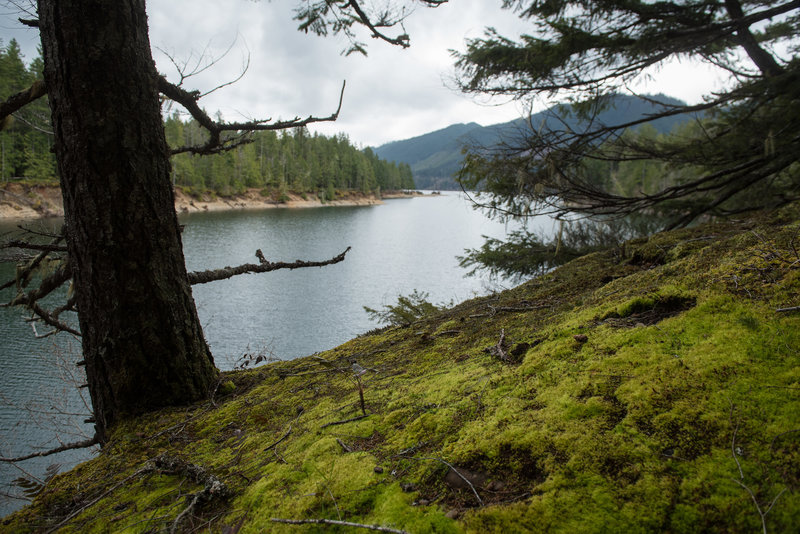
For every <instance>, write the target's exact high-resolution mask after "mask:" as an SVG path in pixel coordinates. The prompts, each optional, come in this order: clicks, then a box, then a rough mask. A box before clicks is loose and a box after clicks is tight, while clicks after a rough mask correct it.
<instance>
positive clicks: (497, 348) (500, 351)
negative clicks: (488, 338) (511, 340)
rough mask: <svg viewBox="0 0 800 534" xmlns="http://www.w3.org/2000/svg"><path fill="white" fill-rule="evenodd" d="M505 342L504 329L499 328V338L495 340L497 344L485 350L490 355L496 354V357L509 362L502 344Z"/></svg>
mask: <svg viewBox="0 0 800 534" xmlns="http://www.w3.org/2000/svg"><path fill="white" fill-rule="evenodd" d="M505 342H506V331H505V329H501V330H500V339H499V340H498V341H497V344H496V345H494V346H492V347H489V348H487V349H485V350H486V352H488V353H489V354H491V355H492V356H496V357H497V358H500V359H501V360H503V361H504V362H510V361H511V358H509V357H508V353H507V352H506V349H505V348H504V347H503V345H505Z"/></svg>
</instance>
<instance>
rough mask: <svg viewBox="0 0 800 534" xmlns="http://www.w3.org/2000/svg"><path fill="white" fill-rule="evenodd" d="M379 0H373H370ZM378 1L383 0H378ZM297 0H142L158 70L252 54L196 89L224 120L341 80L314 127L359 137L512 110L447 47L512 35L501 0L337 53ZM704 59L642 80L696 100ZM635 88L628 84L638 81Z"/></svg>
mask: <svg viewBox="0 0 800 534" xmlns="http://www.w3.org/2000/svg"><path fill="white" fill-rule="evenodd" d="M378 1H381V0H378ZM382 1H386V0H382ZM299 3H300V2H299V1H298V0H272V1H267V0H261V1H251V0H150V1H149V2H148V9H147V11H148V15H149V24H150V42H151V45H152V46H153V49H154V50H153V54H154V57H155V59H156V63H157V65H158V68H159V70H160V71H161V72H163V73H166V74H167V77H168V78H169V79H170V80H171V81H177V74H176V72H175V69H174V68H173V67H172V66H171V64H170V62H169V60H168V59H167V57H166V56H165V54H164V53H162V52H161V51H160V50H163V51H166V52H167V53H169V54H170V55H171V56H172V57H173V58H175V59H176V60H177V61H179V62H182V61H186V60H189V59H191V58H193V57H194V58H196V57H197V56H199V55H200V54H202V53H203V51H206V53H207V55H208V56H209V57H216V56H219V55H220V54H222V52H224V51H225V50H226V49H228V48H229V47H230V45H231V43H233V48H232V50H231V51H230V52H229V53H228V54H227V56H225V57H224V58H223V59H222V60H221V61H220V62H218V63H217V64H216V65H215V66H213V67H212V68H210V69H208V70H207V71H205V72H203V73H202V74H200V75H198V76H196V77H193V78H190V79H189V80H187V81H186V82H185V83H184V86H185V87H186V88H187V89H199V90H200V91H203V92H204V91H207V90H209V89H211V88H213V87H215V86H217V85H219V84H220V83H224V82H227V81H230V80H232V79H234V78H236V77H237V76H238V75H239V74H240V73H241V71H242V68H243V65H244V63H245V61H246V59H247V57H248V55H249V61H250V66H249V69H248V71H247V72H246V74H245V76H244V78H243V79H242V80H240V81H239V82H237V83H236V84H234V85H231V86H229V87H225V88H222V89H220V90H219V91H216V92H214V93H212V94H210V95H208V96H207V97H205V98H204V99H203V100H202V104H203V106H204V107H205V108H206V110H208V111H210V112H216V111H220V112H221V113H222V114H223V116H224V117H225V118H226V119H227V120H241V119H243V118H266V117H271V118H273V119H290V118H293V117H295V116H302V117H305V116H307V115H310V114H313V115H317V116H327V115H329V114H330V113H331V112H333V111H334V110H335V109H336V105H337V103H338V98H339V90H340V88H341V85H342V81H344V80H347V89H346V91H345V96H344V104H343V107H342V112H341V114H340V116H339V120H338V121H336V122H335V123H331V124H324V125H319V126H316V127H315V128H314V129H315V130H316V131H319V132H321V133H324V134H326V135H332V134H335V133H339V132H344V133H346V134H347V135H348V136H349V137H350V139H351V140H352V141H353V142H355V143H357V144H359V145H363V146H377V145H380V144H383V143H385V142H388V141H394V140H400V139H406V138H409V137H413V136H416V135H421V134H424V133H427V132H430V131H433V130H437V129H440V128H444V127H446V126H449V125H451V124H454V123H459V122H477V123H480V124H484V125H486V124H494V123H498V122H505V121H508V120H511V119H515V118H517V117H519V116H521V115H522V114H523V113H524V111H525V109H524V108H523V107H522V106H521V105H520V104H519V103H515V102H507V101H497V102H491V103H487V102H485V101H484V102H479V101H476V100H475V99H474V98H473V97H469V96H464V95H461V94H460V93H459V92H458V91H457V90H456V89H455V88H454V84H453V83H452V78H453V75H454V71H453V59H452V57H451V56H450V53H449V50H450V49H458V50H463V49H464V40H465V38H468V37H479V36H481V35H482V34H483V29H484V28H485V27H487V26H493V27H496V28H497V29H498V30H500V31H501V33H505V34H507V35H508V36H513V37H516V36H517V35H519V34H520V33H521V32H524V31H525V29H526V26H525V25H523V24H522V23H521V22H520V21H519V20H518V19H517V18H516V17H515V16H514V14H513V13H512V12H509V11H505V10H501V9H500V5H501V0H451V2H450V3H449V4H445V5H443V6H441V7H439V8H436V9H427V8H423V7H417V8H416V11H415V12H414V13H413V14H411V16H410V17H409V18H408V19H407V22H406V30H407V32H408V33H409V35H410V36H411V48H409V49H406V50H402V49H400V48H399V47H393V46H391V45H388V44H386V43H384V42H381V41H376V40H374V39H371V38H369V37H368V36H366V34H363V35H364V37H363V39H362V40H363V41H365V42H367V44H368V52H369V55H368V56H367V57H363V56H361V55H356V54H353V55H351V56H349V57H345V56H342V55H341V52H342V50H343V49H345V48H346V47H347V41H346V40H344V38H342V37H327V38H321V37H317V36H314V35H306V34H303V33H300V32H298V31H297V22H296V21H294V20H292V16H293V8H294V7H295V6H296V5H298V4H299ZM0 10H1V11H2V14H1V16H0V38H2V39H3V41H4V42H5V43H7V42H8V41H9V40H10V39H11V38H12V37H13V38H16V39H17V40H18V41H19V42H20V46H21V47H22V50H23V53H24V54H25V56H26V59H27V60H30V59H31V58H32V57H34V56H35V55H36V47H37V45H38V34H37V32H36V31H35V30H31V29H24V28H22V27H21V26H20V25H19V23H17V22H16V18H17V16H18V14H15V13H11V10H10V9H9V8H7V7H6V8H5V9H0ZM718 83H719V82H718V81H717V75H716V74H715V73H714V72H712V71H711V70H710V68H709V67H706V66H697V65H685V64H684V65H672V66H668V67H665V68H663V69H662V70H661V72H659V73H657V74H656V77H655V78H654V79H653V80H652V81H651V82H649V84H648V85H647V87H646V88H645V89H646V90H648V91H649V92H651V93H657V92H662V93H665V94H667V95H669V96H674V97H677V98H681V99H683V100H687V101H689V102H697V101H699V100H700V98H701V96H702V95H703V94H704V93H705V92H707V91H708V90H709V89H711V88H713V87H715V86H716V85H718ZM642 89H643V88H642V87H639V88H637V90H642Z"/></svg>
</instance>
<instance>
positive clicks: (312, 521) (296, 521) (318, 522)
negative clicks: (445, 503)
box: [269, 517, 409, 534]
mask: <svg viewBox="0 0 800 534" xmlns="http://www.w3.org/2000/svg"><path fill="white" fill-rule="evenodd" d="M269 520H270V521H272V522H273V523H285V524H287V525H338V526H343V527H354V528H366V529H369V530H377V531H379V532H393V533H395V534H409V533H408V532H407V531H405V530H399V529H396V528H390V527H382V526H380V525H365V524H363V523H353V522H351V521H337V520H335V519H281V518H278V517H271V518H270V519H269Z"/></svg>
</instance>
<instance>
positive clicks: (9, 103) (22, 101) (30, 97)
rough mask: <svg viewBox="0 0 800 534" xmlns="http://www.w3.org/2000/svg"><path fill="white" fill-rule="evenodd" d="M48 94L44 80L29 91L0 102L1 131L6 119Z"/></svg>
mask: <svg viewBox="0 0 800 534" xmlns="http://www.w3.org/2000/svg"><path fill="white" fill-rule="evenodd" d="M45 94H47V87H46V86H45V84H44V82H43V81H42V80H36V81H35V82H33V85H31V86H30V87H29V88H28V89H26V90H24V91H20V92H19V93H17V94H15V95H11V96H10V97H8V99H7V100H6V101H5V102H0V130H2V129H3V127H4V125H5V120H4V119H5V118H6V117H8V116H9V115H11V114H12V113H14V112H15V111H17V110H18V109H20V108H22V107H23V106H26V105H28V104H30V103H31V102H33V101H34V100H36V99H38V98H41V97H43V96H44V95H45Z"/></svg>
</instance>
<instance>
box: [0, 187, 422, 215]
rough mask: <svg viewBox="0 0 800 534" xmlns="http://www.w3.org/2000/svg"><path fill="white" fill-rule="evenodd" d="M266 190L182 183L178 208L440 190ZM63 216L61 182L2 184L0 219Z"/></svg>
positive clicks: (371, 199) (314, 203)
mask: <svg viewBox="0 0 800 534" xmlns="http://www.w3.org/2000/svg"><path fill="white" fill-rule="evenodd" d="M262 192H263V189H257V188H253V189H248V190H247V191H245V192H244V193H241V194H237V195H232V196H228V197H223V196H219V195H216V194H213V193H203V194H199V195H190V194H188V193H186V192H185V191H184V190H183V189H182V188H181V187H176V188H175V212H176V213H177V214H178V215H182V214H189V213H203V212H211V211H235V210H258V209H289V208H295V209H296V208H322V207H338V206H376V205H380V204H383V203H384V202H383V201H384V200H386V199H396V198H416V197H425V196H431V195H435V194H436V193H431V194H425V193H422V192H420V191H387V192H386V193H383V194H381V196H380V198H379V197H377V196H375V195H374V194H373V193H369V194H365V193H362V192H360V191H339V192H337V198H336V199H334V200H330V201H326V202H323V201H322V200H320V199H319V198H317V197H316V195H304V194H300V193H295V192H289V193H285V194H283V196H282V198H279V197H278V194H277V192H273V193H272V194H269V195H264V194H262ZM63 216H64V206H63V202H62V199H61V191H60V189H59V188H58V187H57V186H51V185H30V184H21V183H15V182H8V183H5V184H3V185H2V186H0V221H3V222H13V221H29V220H35V219H46V218H52V217H63Z"/></svg>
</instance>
